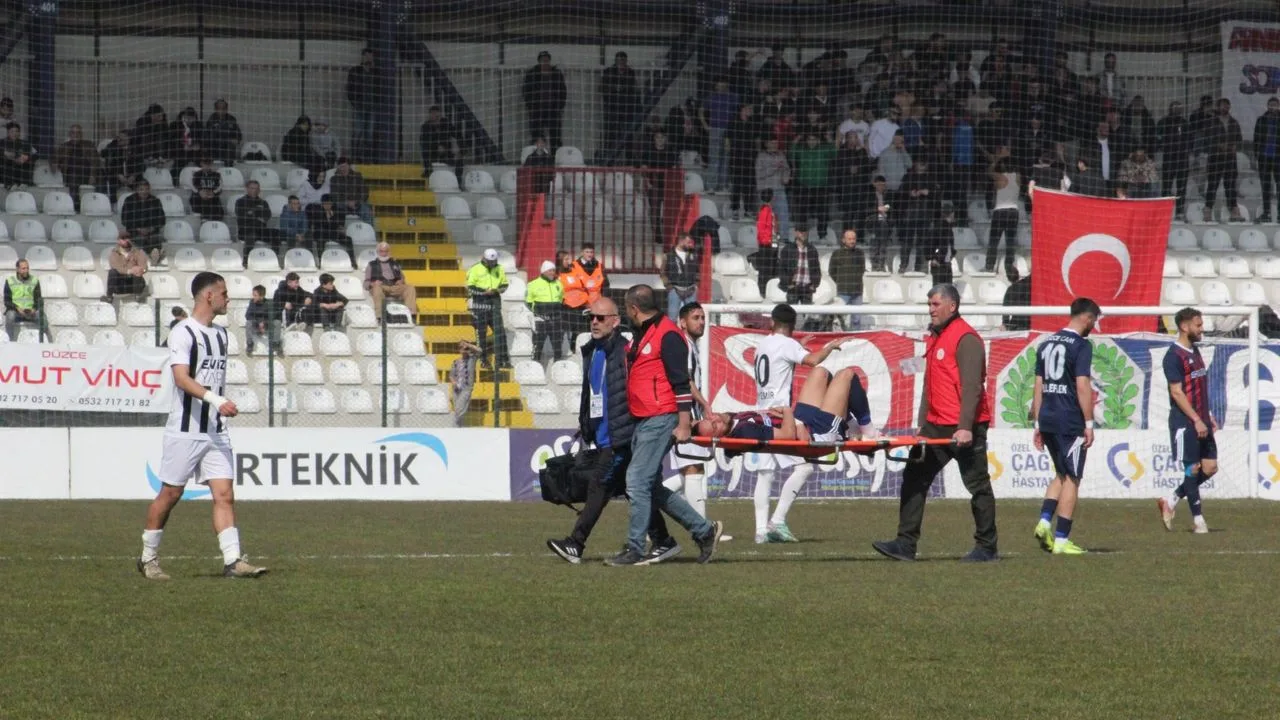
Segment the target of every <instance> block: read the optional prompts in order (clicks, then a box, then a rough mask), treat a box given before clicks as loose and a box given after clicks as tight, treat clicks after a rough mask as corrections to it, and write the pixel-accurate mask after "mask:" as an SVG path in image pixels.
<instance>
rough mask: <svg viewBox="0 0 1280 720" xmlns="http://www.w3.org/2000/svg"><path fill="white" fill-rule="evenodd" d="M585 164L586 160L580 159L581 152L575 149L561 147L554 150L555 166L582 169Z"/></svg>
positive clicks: (566, 146)
mask: <svg viewBox="0 0 1280 720" xmlns="http://www.w3.org/2000/svg"><path fill="white" fill-rule="evenodd" d="M586 164H587V163H586V160H585V159H584V158H583V157H582V151H581V150H579V149H578V148H576V147H573V146H571V145H561V146H560V147H559V148H558V149H557V150H556V165H557V166H558V167H582V166H584V165H586Z"/></svg>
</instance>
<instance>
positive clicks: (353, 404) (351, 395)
mask: <svg viewBox="0 0 1280 720" xmlns="http://www.w3.org/2000/svg"><path fill="white" fill-rule="evenodd" d="M339 395H340V396H341V398H342V411H343V412H345V413H350V414H352V415H368V414H370V413H372V412H373V396H372V395H370V394H369V391H368V390H365V389H364V388H355V387H346V388H343V389H342V392H341V393H339Z"/></svg>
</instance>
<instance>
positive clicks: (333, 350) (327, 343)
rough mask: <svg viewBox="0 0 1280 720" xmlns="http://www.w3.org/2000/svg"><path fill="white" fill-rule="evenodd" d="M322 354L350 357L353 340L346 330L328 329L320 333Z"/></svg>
mask: <svg viewBox="0 0 1280 720" xmlns="http://www.w3.org/2000/svg"><path fill="white" fill-rule="evenodd" d="M319 347H320V354H321V355H324V356H326V357H348V356H350V355H351V340H350V338H348V337H347V334H346V333H344V332H339V331H337V330H327V331H325V332H323V333H321V334H320V343H319Z"/></svg>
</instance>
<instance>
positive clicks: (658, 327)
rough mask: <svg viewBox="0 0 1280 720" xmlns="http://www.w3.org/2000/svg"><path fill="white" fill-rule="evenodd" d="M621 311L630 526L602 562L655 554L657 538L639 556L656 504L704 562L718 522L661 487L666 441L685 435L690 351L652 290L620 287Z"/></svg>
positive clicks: (628, 561) (633, 561)
mask: <svg viewBox="0 0 1280 720" xmlns="http://www.w3.org/2000/svg"><path fill="white" fill-rule="evenodd" d="M626 306H627V317H628V319H630V320H631V326H632V327H633V328H635V339H634V340H633V341H632V342H631V345H630V347H629V348H628V351H627V365H628V373H627V404H628V405H629V406H630V409H631V415H632V416H633V417H634V418H635V430H634V432H633V434H632V436H631V464H630V465H629V466H628V467H627V497H629V498H631V521H630V523H629V525H628V528H627V545H626V547H624V548H623V549H622V552H620V553H618V554H617V555H615V556H614V557H612V558H609V560H607V561H606V563H607V564H608V565H612V566H615V567H616V566H623V565H640V564H643V563H644V562H645V561H646V560H649V559H650V558H652V557H654V556H655V555H660V554H662V552H663V551H664V548H663V545H662V541H661V540H659V539H655V540H654V546H653V549H652V550H651V551H650V552H649V554H648V555H646V554H645V533H646V531H647V530H648V529H649V526H650V524H651V522H652V511H653V509H654V508H655V507H656V508H661V509H662V511H663V512H665V513H667V514H668V515H670V516H671V518H672V519H673V520H675V521H676V522H678V523H680V525H681V526H682V527H684V529H686V530H688V531H689V532H690V534H692V535H693V539H694V542H696V543H697V544H698V550H699V551H700V552H699V554H698V562H700V563H705V562H710V561H711V557H712V555H714V554H715V552H716V546H717V545H718V544H719V542H720V535H721V534H723V532H724V525H723V524H722V523H720V522H719V521H716V522H709V521H708V520H707V519H706V518H704V517H702V516H701V515H699V514H698V511H697V510H694V509H693V506H692V505H690V504H689V502H688V501H687V500H685V499H684V497H682V496H681V495H679V494H677V493H674V492H672V491H671V490H670V489H668V488H667V487H666V486H664V485H663V484H662V465H663V460H664V459H665V457H666V455H667V452H668V451H669V450H670V449H671V445H672V443H673V442H688V440H689V437H690V435H691V434H692V425H693V423H692V419H691V416H690V411H691V409H692V407H693V394H692V391H691V390H690V389H689V346H688V345H687V344H686V343H685V340H684V336H683V335H682V334H681V332H680V328H678V327H676V324H675V323H673V322H671V319H670V318H668V317H667V316H666V315H665V314H663V312H662V310H661V308H659V306H658V299H657V297H656V296H655V294H654V292H653V288H651V287H649V286H648V285H635V286H632V287H631V289H629V290H627V300H626Z"/></svg>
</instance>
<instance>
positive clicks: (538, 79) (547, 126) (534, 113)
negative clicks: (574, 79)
mask: <svg viewBox="0 0 1280 720" xmlns="http://www.w3.org/2000/svg"><path fill="white" fill-rule="evenodd" d="M520 95H521V97H522V98H523V99H524V109H525V113H526V114H528V116H529V135H530V136H531V137H534V138H536V137H538V136H539V135H545V136H546V137H547V141H548V142H550V143H551V149H552V150H555V149H557V148H559V147H560V125H561V122H562V121H563V120H564V104H565V101H566V100H567V99H568V97H569V91H568V89H567V88H566V86H565V84H564V73H562V72H560V68H558V67H556V66H554V65H552V64H551V53H549V52H547V51H546V50H543V51H542V52H540V53H538V64H537V65H534V66H533V67H531V68H529V69H528V70H527V71H525V74H524V82H523V83H522V84H521V87H520Z"/></svg>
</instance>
